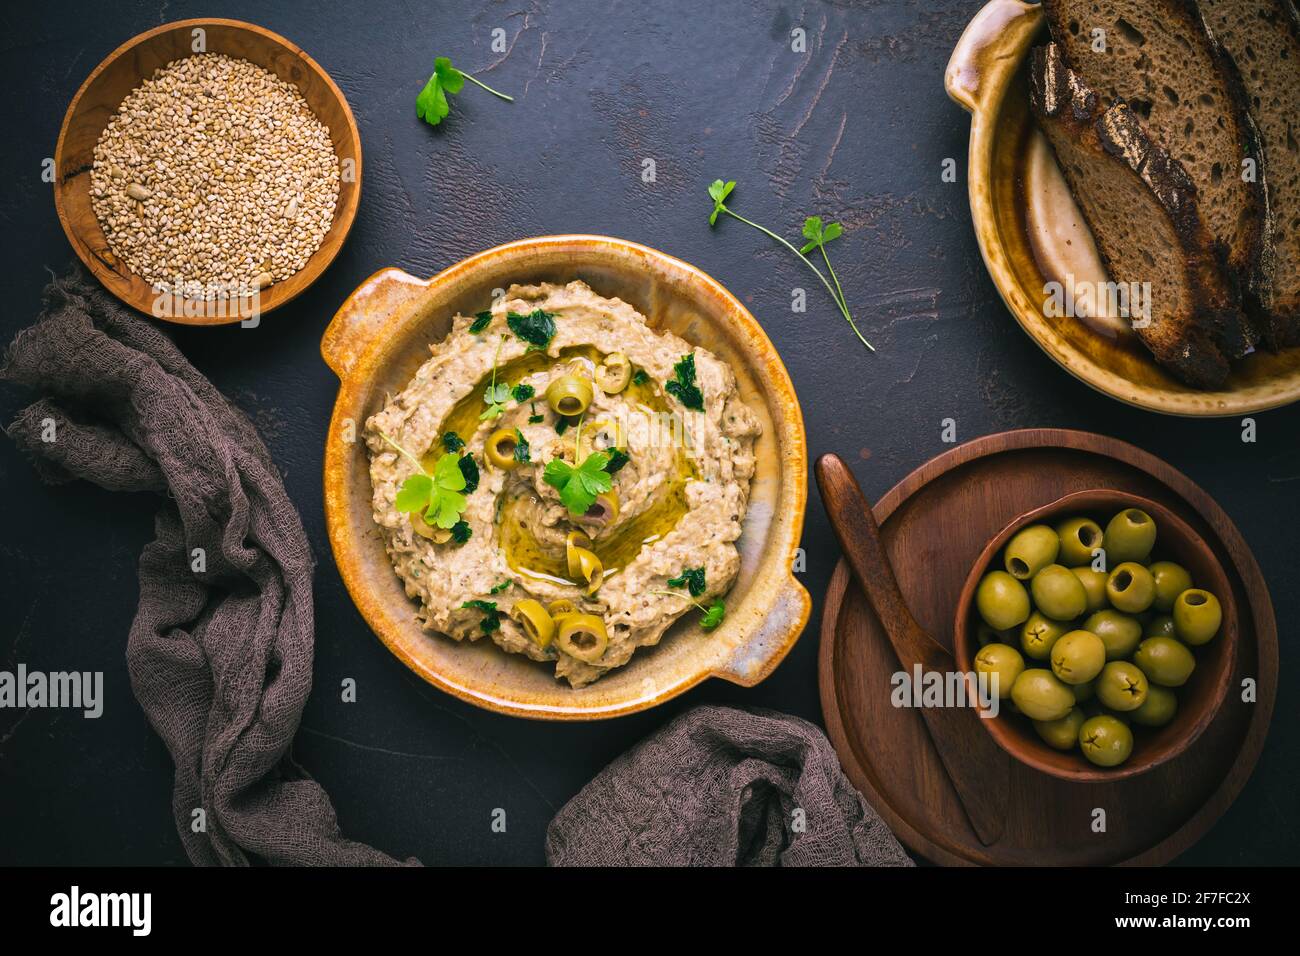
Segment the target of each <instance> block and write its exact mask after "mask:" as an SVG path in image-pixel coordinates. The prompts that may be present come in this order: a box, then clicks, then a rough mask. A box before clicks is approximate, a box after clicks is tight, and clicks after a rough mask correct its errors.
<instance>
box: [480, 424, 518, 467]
mask: <svg viewBox="0 0 1300 956" xmlns="http://www.w3.org/2000/svg"><path fill="white" fill-rule="evenodd" d="M518 447H519V438H518V437H517V436H516V435H515V430H514V429H513V428H498V429H497V430H496V431H494V432H493V433H492V434H491V435H490V436H489V437H488V440H487V444H485V445H484V446H483V455H484V457H485V458H487V460H488V464H490V465H494V466H496V467H497V468H500V469H501V470H502V471H511V470H513V469H514V468H516V467H518V465H519V462H518V461H516V460H515V449H516V448H518Z"/></svg>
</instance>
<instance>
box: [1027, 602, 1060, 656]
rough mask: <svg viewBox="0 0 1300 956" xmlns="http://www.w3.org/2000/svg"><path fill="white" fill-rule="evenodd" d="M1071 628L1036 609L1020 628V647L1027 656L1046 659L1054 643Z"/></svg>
mask: <svg viewBox="0 0 1300 956" xmlns="http://www.w3.org/2000/svg"><path fill="white" fill-rule="evenodd" d="M1069 629H1070V628H1069V625H1067V624H1061V623H1059V622H1058V621H1053V620H1052V619H1051V618H1049V617H1047V616H1046V615H1045V614H1043V613H1042V612H1041V611H1035V612H1034V613H1033V614H1030V615H1029V619H1028V620H1027V621H1025V623H1024V626H1023V627H1021V628H1020V647H1021V649H1022V650H1023V651H1024V652H1025V656H1026V657H1032V658H1033V659H1034V660H1036V661H1045V660H1047V659H1048V657H1049V656H1050V655H1051V653H1052V645H1053V644H1055V643H1056V642H1057V640H1058V639H1059V638H1060V636H1061V635H1062V634H1064V633H1065V632H1066V631H1068V630H1069Z"/></svg>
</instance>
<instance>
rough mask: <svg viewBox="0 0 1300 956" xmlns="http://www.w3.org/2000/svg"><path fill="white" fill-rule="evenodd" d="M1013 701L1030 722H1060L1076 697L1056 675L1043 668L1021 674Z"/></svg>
mask: <svg viewBox="0 0 1300 956" xmlns="http://www.w3.org/2000/svg"><path fill="white" fill-rule="evenodd" d="M1011 699H1012V700H1013V701H1015V704H1016V706H1017V707H1019V708H1020V712H1021V713H1022V714H1024V715H1025V716H1026V717H1028V718H1029V719H1030V720H1058V719H1060V718H1061V717H1064V716H1065V715H1066V714H1068V713H1069V712H1070V708H1071V707H1073V706H1074V695H1073V694H1072V693H1070V688H1069V687H1068V686H1066V685H1065V684H1064V683H1063V682H1062V681H1061V680H1060V679H1059V678H1058V677H1057V676H1056V675H1055V674H1053V673H1052V672H1051V671H1049V670H1046V669H1044V668H1042V667H1035V668H1031V669H1030V670H1027V671H1023V672H1021V674H1020V676H1019V677H1017V678H1016V682H1015V683H1014V684H1013V685H1012V686H1011Z"/></svg>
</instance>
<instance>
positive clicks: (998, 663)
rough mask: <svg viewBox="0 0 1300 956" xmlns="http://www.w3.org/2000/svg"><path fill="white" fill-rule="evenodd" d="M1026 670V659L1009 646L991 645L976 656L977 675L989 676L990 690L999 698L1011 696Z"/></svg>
mask: <svg viewBox="0 0 1300 956" xmlns="http://www.w3.org/2000/svg"><path fill="white" fill-rule="evenodd" d="M1024 669H1025V659H1024V658H1023V657H1021V656H1020V652H1019V651H1018V650H1016V649H1015V648H1014V647H1011V646H1010V645H1009V644H990V645H988V646H987V647H985V648H983V649H982V650H981V651H980V652H979V653H978V654H976V655H975V673H976V674H986V675H988V676H987V678H986V679H987V680H988V681H989V689H990V690H991V691H993V692H995V693H996V694H997V695H998V697H1010V696H1011V688H1012V686H1014V685H1015V683H1016V678H1017V677H1019V676H1020V674H1021V672H1022V671H1023V670H1024ZM995 682H996V683H995Z"/></svg>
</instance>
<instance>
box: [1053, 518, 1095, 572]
mask: <svg viewBox="0 0 1300 956" xmlns="http://www.w3.org/2000/svg"><path fill="white" fill-rule="evenodd" d="M1056 536H1057V537H1058V538H1059V539H1060V540H1061V551H1060V553H1059V554H1058V555H1057V560H1058V561H1060V562H1061V563H1062V564H1064V565H1068V566H1069V567H1072V568H1073V567H1077V566H1078V565H1080V564H1090V563H1091V562H1092V552H1093V551H1094V550H1095V549H1096V548H1100V547H1101V543H1102V533H1101V525H1099V524H1097V522H1095V521H1093V520H1092V519H1091V518H1070V519H1068V520H1066V521H1062V522H1061V523H1060V524H1058V525H1057V526H1056Z"/></svg>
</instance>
